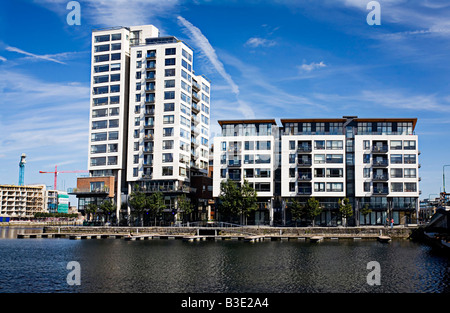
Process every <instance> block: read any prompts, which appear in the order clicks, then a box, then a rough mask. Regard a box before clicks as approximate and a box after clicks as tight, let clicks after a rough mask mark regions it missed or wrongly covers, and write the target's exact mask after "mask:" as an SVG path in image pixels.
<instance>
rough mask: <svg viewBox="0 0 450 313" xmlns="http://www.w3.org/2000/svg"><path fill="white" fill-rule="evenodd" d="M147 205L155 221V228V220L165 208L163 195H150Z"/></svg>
mask: <svg viewBox="0 0 450 313" xmlns="http://www.w3.org/2000/svg"><path fill="white" fill-rule="evenodd" d="M148 205H149V209H150V214H151V216H152V217H153V218H154V219H155V226H156V219H157V218H158V217H160V216H161V215H162V212H163V210H164V208H165V207H166V205H165V203H164V195H163V193H162V192H161V191H158V192H154V193H152V194H151V195H150V198H149V202H148Z"/></svg>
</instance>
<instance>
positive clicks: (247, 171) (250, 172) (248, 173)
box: [244, 168, 254, 178]
mask: <svg viewBox="0 0 450 313" xmlns="http://www.w3.org/2000/svg"><path fill="white" fill-rule="evenodd" d="M253 177H254V174H253V169H252V168H246V169H244V178H253Z"/></svg>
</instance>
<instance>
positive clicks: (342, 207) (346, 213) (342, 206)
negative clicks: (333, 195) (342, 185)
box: [338, 198, 353, 227]
mask: <svg viewBox="0 0 450 313" xmlns="http://www.w3.org/2000/svg"><path fill="white" fill-rule="evenodd" d="M338 205H339V213H340V214H341V216H342V219H343V220H344V226H345V227H347V218H348V217H351V216H353V207H352V205H351V204H350V200H349V199H348V198H344V199H343V200H342V201H341V199H339V201H338Z"/></svg>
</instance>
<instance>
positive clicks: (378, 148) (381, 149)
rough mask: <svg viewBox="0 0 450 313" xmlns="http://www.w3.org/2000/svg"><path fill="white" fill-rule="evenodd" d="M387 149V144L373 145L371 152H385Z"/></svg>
mask: <svg viewBox="0 0 450 313" xmlns="http://www.w3.org/2000/svg"><path fill="white" fill-rule="evenodd" d="M388 151H389V147H388V146H373V147H372V152H373V153H387V152H388Z"/></svg>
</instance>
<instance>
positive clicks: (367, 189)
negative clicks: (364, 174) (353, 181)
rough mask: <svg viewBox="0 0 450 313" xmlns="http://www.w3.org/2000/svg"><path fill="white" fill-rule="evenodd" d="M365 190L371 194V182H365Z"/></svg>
mask: <svg viewBox="0 0 450 313" xmlns="http://www.w3.org/2000/svg"><path fill="white" fill-rule="evenodd" d="M363 190H364V192H370V182H364V185H363Z"/></svg>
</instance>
